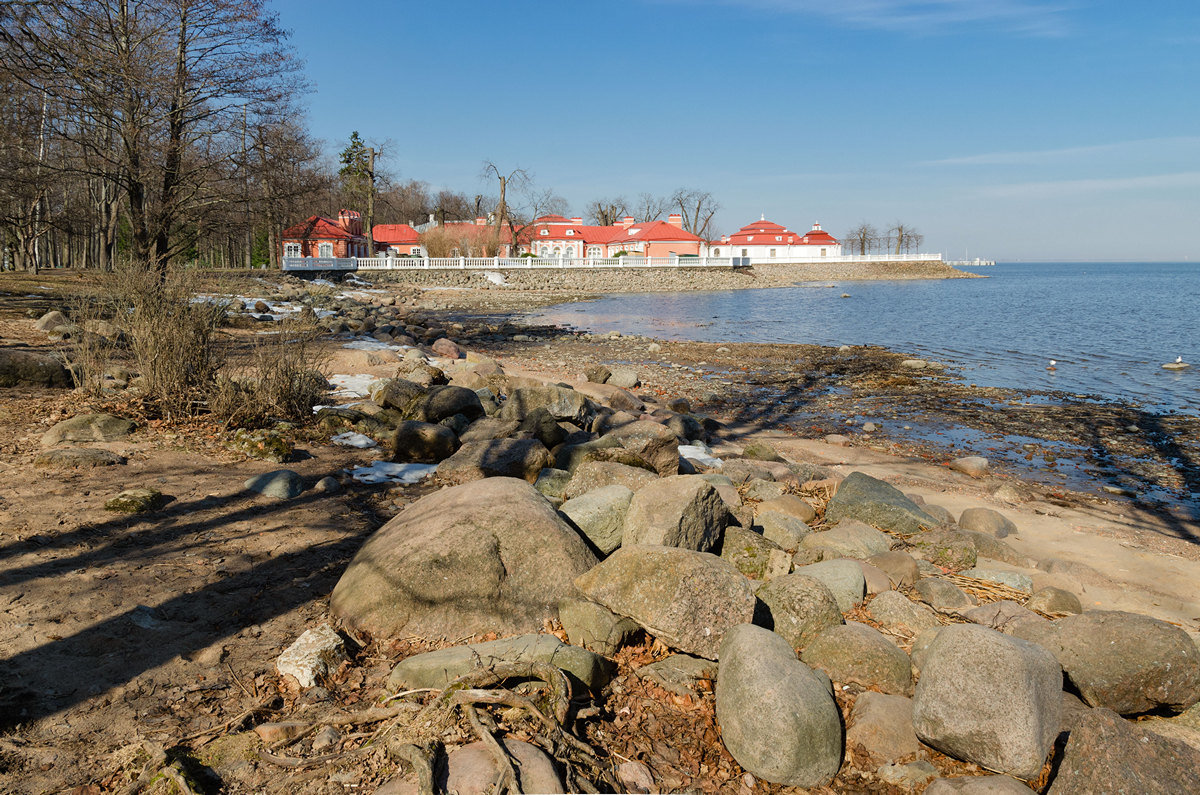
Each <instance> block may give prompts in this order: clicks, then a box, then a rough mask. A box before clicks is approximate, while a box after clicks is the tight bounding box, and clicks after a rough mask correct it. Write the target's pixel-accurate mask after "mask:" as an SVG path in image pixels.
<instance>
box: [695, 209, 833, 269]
mask: <svg viewBox="0 0 1200 795" xmlns="http://www.w3.org/2000/svg"><path fill="white" fill-rule="evenodd" d="M708 255H709V256H710V257H749V258H750V259H751V260H752V261H755V262H760V261H761V262H770V261H771V260H776V261H778V262H795V261H798V260H819V259H821V258H822V257H840V256H841V255H842V244H841V243H839V242H838V241H837V238H835V237H834V236H833V235H831V234H829V233H828V232H826V231H825V230H823V229H821V225H820V224H813V228H812V229H811V230H810V231H809V232H808V233H807V234H803V235H802V234H799V233H797V232H793V231H791V230H790V229H788V228H787V227H785V226H780V225H779V224H777V223H774V222H773V221H768V220H767V219H766V218H765V217H764V218H759V219H758V220H757V221H754V222H753V223H749V224H746V225H745V226H743V227H742V228H741V229H739V230H738V231H737V232H734V233H733V234H732V235H723V236H722V237H721V239H720V240H714V241H712V242H711V243H709V244H708Z"/></svg>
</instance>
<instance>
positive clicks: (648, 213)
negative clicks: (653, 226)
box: [629, 193, 674, 221]
mask: <svg viewBox="0 0 1200 795" xmlns="http://www.w3.org/2000/svg"><path fill="white" fill-rule="evenodd" d="M673 203H674V200H673V199H672V198H671V197H670V196H654V195H653V194H650V193H641V194H639V195H638V197H637V201H636V202H634V204H633V206H632V207H630V208H629V209H630V213H629V214H630V215H632V216H633V217H634V218H636V219H637V220H639V221H657V220H658V219H659V218H661V217H662V216H663V214H664V213H666V212H667V210H669V209H671V205H672V204H673Z"/></svg>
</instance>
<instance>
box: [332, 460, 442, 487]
mask: <svg viewBox="0 0 1200 795" xmlns="http://www.w3.org/2000/svg"><path fill="white" fill-rule="evenodd" d="M436 470H437V464H393V463H391V462H389V461H375V462H373V463H371V464H369V465H368V466H361V467H355V468H354V469H351V470H350V477H352V478H354V479H355V480H357V481H358V482H359V483H408V484H412V483H418V482H420V481H421V480H423V479H424V478H427V477H429V476H430V475H432V474H433V473H434V472H435V471H436Z"/></svg>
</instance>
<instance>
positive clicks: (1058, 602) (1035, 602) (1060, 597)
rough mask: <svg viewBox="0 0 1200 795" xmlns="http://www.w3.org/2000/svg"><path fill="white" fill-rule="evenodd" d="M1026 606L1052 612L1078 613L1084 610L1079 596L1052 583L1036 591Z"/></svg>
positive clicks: (1043, 611)
mask: <svg viewBox="0 0 1200 795" xmlns="http://www.w3.org/2000/svg"><path fill="white" fill-rule="evenodd" d="M1025 606H1026V607H1027V608H1029V609H1030V610H1037V611H1039V612H1042V613H1051V614H1054V613H1072V614H1075V615H1078V614H1079V613H1082V612H1083V605H1082V604H1080V602H1079V597H1078V596H1076V595H1075V594H1073V593H1071V592H1070V591H1064V590H1063V589H1062V588H1055V587H1054V586H1052V585H1051V586H1047V587H1045V588H1040V589H1038V590H1037V591H1034V593H1033V596H1031V597H1029V601H1027V602H1026V603H1025Z"/></svg>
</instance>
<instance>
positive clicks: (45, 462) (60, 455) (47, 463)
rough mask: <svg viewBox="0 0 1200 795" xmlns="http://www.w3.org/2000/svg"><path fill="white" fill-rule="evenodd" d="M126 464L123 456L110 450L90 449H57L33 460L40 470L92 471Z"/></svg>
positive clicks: (45, 452) (43, 453)
mask: <svg viewBox="0 0 1200 795" xmlns="http://www.w3.org/2000/svg"><path fill="white" fill-rule="evenodd" d="M124 463H125V458H124V457H123V456H119V455H117V454H116V453H113V452H111V451H109V450H96V449H93V448H90V447H56V448H54V449H53V450H43V451H42V452H40V453H38V454H37V456H36V457H34V459H33V465H34V466H35V467H37V468H38V469H77V468H86V469H90V468H92V467H108V466H115V465H117V464H124Z"/></svg>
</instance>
